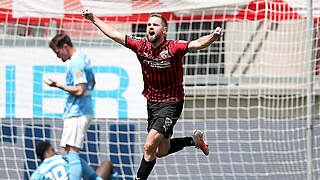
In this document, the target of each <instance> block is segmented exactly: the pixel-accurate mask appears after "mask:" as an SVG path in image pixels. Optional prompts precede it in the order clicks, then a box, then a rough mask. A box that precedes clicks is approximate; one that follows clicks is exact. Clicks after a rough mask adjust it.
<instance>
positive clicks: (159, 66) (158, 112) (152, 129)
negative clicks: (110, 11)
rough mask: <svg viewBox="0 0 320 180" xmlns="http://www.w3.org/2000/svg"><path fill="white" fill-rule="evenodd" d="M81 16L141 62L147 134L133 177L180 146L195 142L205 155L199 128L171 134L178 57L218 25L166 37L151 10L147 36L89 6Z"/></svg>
mask: <svg viewBox="0 0 320 180" xmlns="http://www.w3.org/2000/svg"><path fill="white" fill-rule="evenodd" d="M83 16H84V17H85V18H86V19H88V20H90V21H91V22H92V23H93V24H94V25H96V26H97V27H98V28H99V29H100V30H101V31H102V32H103V33H104V34H105V35H106V36H108V37H109V38H111V39H113V40H114V41H116V42H118V43H119V44H122V45H123V46H125V47H127V48H129V49H131V50H132V51H133V52H135V53H136V54H137V58H138V60H139V62H140V64H141V69H142V74H143V81H144V90H143V92H142V94H143V95H144V96H145V97H146V98H147V101H148V102H147V108H148V127H147V130H148V136H147V139H146V143H145V145H144V156H143V158H142V161H141V164H140V167H139V170H138V172H137V179H140V180H145V179H147V178H148V176H149V174H150V173H151V171H152V169H153V167H154V165H155V163H156V157H164V156H167V155H168V154H171V153H175V152H177V151H180V150H182V149H183V148H184V147H187V146H195V147H197V148H200V149H201V150H202V151H203V153H204V154H205V155H208V154H209V148H208V146H207V145H206V144H205V143H204V141H203V132H202V131H200V130H195V131H194V134H193V135H192V137H184V138H171V136H172V134H173V127H174V125H175V124H176V122H177V120H178V118H179V117H180V115H181V112H182V109H183V104H184V89H183V64H182V58H183V56H184V55H185V54H186V53H187V52H189V51H193V50H199V49H203V48H206V47H208V46H209V45H210V44H212V43H213V42H214V41H215V40H217V39H218V38H219V37H221V36H222V34H223V32H222V28H220V27H217V28H216V29H215V30H214V31H213V32H212V33H210V34H209V35H206V36H203V37H200V38H199V39H196V40H193V41H173V40H167V39H166V33H167V30H168V23H167V20H166V19H165V18H164V17H163V16H162V15H160V14H151V15H150V16H149V19H148V23H147V31H146V34H147V38H137V37H132V36H127V35H124V34H122V33H120V32H118V31H117V30H116V29H114V28H113V27H112V26H110V25H109V24H107V23H104V22H103V21H101V20H100V19H99V18H98V17H97V16H95V15H93V14H92V12H90V11H89V10H84V11H83Z"/></svg>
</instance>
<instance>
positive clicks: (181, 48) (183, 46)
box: [173, 40, 190, 57]
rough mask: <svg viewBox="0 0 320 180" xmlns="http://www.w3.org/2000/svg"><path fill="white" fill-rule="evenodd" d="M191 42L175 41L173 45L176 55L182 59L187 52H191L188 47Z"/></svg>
mask: <svg viewBox="0 0 320 180" xmlns="http://www.w3.org/2000/svg"><path fill="white" fill-rule="evenodd" d="M189 43H190V41H183V40H179V41H174V43H173V50H174V53H175V54H176V55H178V56H180V57H182V56H184V55H185V54H186V53H187V52H189V49H188V45H189Z"/></svg>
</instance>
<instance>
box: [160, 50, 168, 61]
mask: <svg viewBox="0 0 320 180" xmlns="http://www.w3.org/2000/svg"><path fill="white" fill-rule="evenodd" d="M160 57H161V58H162V59H166V58H167V57H168V51H167V50H165V51H162V52H161V53H160Z"/></svg>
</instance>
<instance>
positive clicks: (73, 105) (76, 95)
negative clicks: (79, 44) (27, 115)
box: [44, 34, 95, 154]
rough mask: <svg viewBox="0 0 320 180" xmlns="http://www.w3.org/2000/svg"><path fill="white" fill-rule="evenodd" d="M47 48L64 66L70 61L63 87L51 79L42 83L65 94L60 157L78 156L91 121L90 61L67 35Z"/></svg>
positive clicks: (60, 36) (51, 42) (91, 85)
mask: <svg viewBox="0 0 320 180" xmlns="http://www.w3.org/2000/svg"><path fill="white" fill-rule="evenodd" d="M49 46H50V48H51V49H52V50H53V52H54V53H55V54H56V55H57V57H58V58H60V59H61V60H62V61H63V62H66V61H67V60H69V64H68V68H67V75H66V85H64V84H61V83H58V82H57V81H55V80H52V79H48V80H45V81H44V82H45V83H46V84H47V85H49V86H52V87H57V88H60V89H62V90H64V91H66V92H67V94H68V96H67V100H66V104H65V108H64V113H63V117H62V118H63V119H64V123H63V132H62V138H61V143H60V145H61V147H62V148H61V153H62V154H64V153H65V151H66V150H68V151H73V152H79V151H80V148H81V147H82V143H83V140H84V137H85V135H86V132H87V129H88V127H89V125H90V122H91V120H92V105H91V91H92V89H93V88H94V86H95V78H94V74H93V72H92V69H91V61H90V59H89V57H88V55H86V54H84V53H83V52H79V51H76V48H75V47H73V44H72V42H71V39H70V37H69V36H68V35H66V34H57V35H56V36H55V37H53V38H52V40H51V41H50V42H49Z"/></svg>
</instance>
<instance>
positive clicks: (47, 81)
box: [43, 79, 58, 87]
mask: <svg viewBox="0 0 320 180" xmlns="http://www.w3.org/2000/svg"><path fill="white" fill-rule="evenodd" d="M43 82H44V83H46V84H47V85H48V86H51V87H57V84H58V82H57V81H55V80H52V79H45V80H43Z"/></svg>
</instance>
